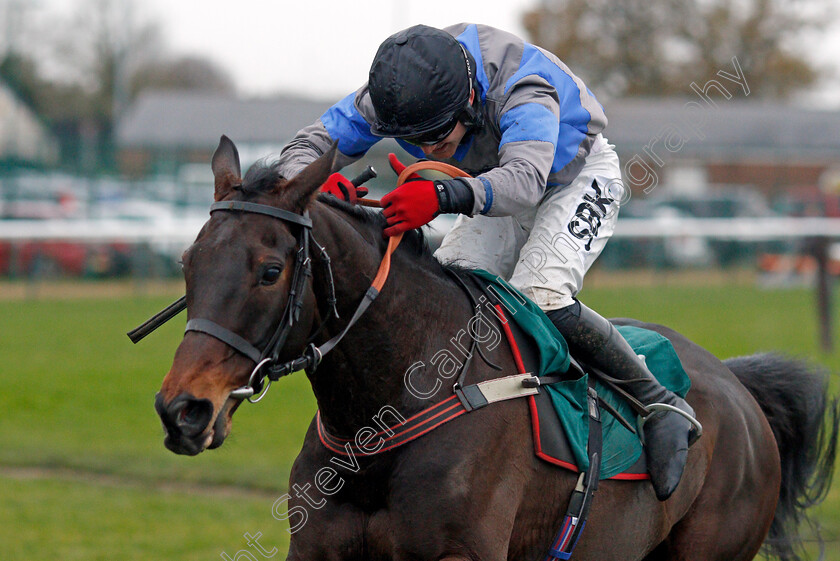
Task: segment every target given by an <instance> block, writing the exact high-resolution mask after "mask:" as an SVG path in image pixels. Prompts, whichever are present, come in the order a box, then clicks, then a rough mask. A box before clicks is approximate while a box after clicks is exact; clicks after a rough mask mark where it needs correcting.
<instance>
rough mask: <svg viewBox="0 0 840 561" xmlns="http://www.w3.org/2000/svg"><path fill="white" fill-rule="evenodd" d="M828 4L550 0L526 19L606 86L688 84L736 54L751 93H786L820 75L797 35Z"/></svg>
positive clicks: (672, 87)
mask: <svg viewBox="0 0 840 561" xmlns="http://www.w3.org/2000/svg"><path fill="white" fill-rule="evenodd" d="M828 12H829V4H828V0H809V1H799V2H785V1H783V0H740V1H732V0H694V1H685V0H622V1H620V2H615V1H614V0H544V1H543V2H542V3H541V5H540V6H539V7H538V8H535V9H534V10H532V11H530V12H528V13H527V14H526V15H525V16H524V18H523V22H524V25H525V27H526V29H527V30H528V32H529V34H530V36H531V39H532V40H533V42H534V43H536V44H538V45H540V46H543V47H545V48H547V49H549V50H550V51H552V52H554V53H555V54H556V55H557V56H558V57H560V59H561V60H563V61H564V62H566V63H567V64H569V66H570V67H572V68H574V69H575V72H579V73H580V74H581V75H583V76H584V77H586V79H587V81H588V82H590V83H592V84H593V85H596V84H597V86H598V87H599V88H600V89H601V90H602V91H605V92H606V93H608V94H609V95H613V96H619V95H623V96H663V95H674V94H676V95H679V94H685V93H686V92H687V90H688V85H689V84H690V83H691V82H693V81H698V80H703V79H706V77H707V76H714V75H715V73H716V72H717V71H718V70H720V69H722V68H725V69H729V68H731V66H732V63H731V60H732V57H738V61H739V63H740V65H741V68H742V69H743V71H744V73H745V75H746V76H747V77H748V79H749V83H750V90H751V95H756V96H759V97H769V98H779V99H784V98H788V97H790V96H791V95H793V94H794V93H796V92H798V91H800V90H803V89H805V88H807V87H809V86H811V85H813V84H815V82H816V81H817V79H818V78H819V72H818V70H817V68H816V67H815V66H814V65H813V64H812V63H811V62H809V61H808V60H806V58H805V57H804V55H803V54H801V53H800V52H799V51H798V49H797V46H798V44H797V42H798V41H801V38H802V36H803V35H804V34H806V33H807V32H812V31H816V30H819V29H821V26H822V23H823V22H825V21H827V19H828V18H826V17H825V14H826V13H828Z"/></svg>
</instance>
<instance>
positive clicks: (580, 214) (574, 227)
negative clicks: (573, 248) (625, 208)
mask: <svg viewBox="0 0 840 561" xmlns="http://www.w3.org/2000/svg"><path fill="white" fill-rule="evenodd" d="M592 190H593V191H594V194H589V193H587V194H586V195H584V196H583V202H582V203H580V205H578V207H577V210H576V211H575V216H574V218H572V221H571V222H569V232H570V233H571V234H572V235H573V236H574V237H576V238H577V239H579V240H581V241H585V242H586V245H585V246H584V247H585V248H586V250H587V251H589V249H590V248H591V246H592V241H593V240H594V239H595V237H596V236H597V235H598V229H599V228H600V227H601V220H602V219H603V218H604V217H605V216H606V215H607V209H608V208H609V206H610V205H611V204H613V203H614V202H615V199H614V198H612V197H610V196H609V195H605V194H604V192H603V190H602V189H601V187H600V186H599V185H598V181H597V180H593V181H592Z"/></svg>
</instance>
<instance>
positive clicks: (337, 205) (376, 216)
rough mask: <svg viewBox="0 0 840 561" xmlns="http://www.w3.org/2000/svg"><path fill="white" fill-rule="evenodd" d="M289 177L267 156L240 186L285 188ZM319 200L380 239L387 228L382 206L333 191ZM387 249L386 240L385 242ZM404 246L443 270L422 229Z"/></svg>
mask: <svg viewBox="0 0 840 561" xmlns="http://www.w3.org/2000/svg"><path fill="white" fill-rule="evenodd" d="M287 182H288V180H287V179H286V178H284V177H283V176H282V175H281V173H280V162H279V161H269V160H267V159H262V160H258V161H257V162H255V163H254V164H253V165H252V166H251V167H250V168H249V169H248V172H247V173H246V174H245V177H244V178H243V179H242V185H241V186H239V187H237V189H238V190H239V191H240V192H241V193H242V194H243V196H245V197H248V196H255V195H260V194H266V193H271V192H274V191H278V190H280V191H282V188H283V185H284V184H285V183H287ZM318 202H321V203H323V204H325V205H327V206H329V207H331V208H334V209H336V210H338V211H340V212H341V213H342V214H345V215H347V216H348V217H349V218H351V219H353V220H354V221H355V222H357V223H358V224H359V225H362V226H364V227H367V228H370V229H371V230H375V232H376V233H377V235H376V236H374V239H380V237H381V236H380V235H379V234H380V233H381V232H382V230H383V229H384V228H385V225H386V224H385V217H384V216H383V215H382V213H381V212H379V211H378V210H373V209H370V208H365V207H362V206H358V205H351V204H350V203H347V202H345V201H342V200H340V199H337V198H336V197H332V196H330V195H323V194H320V195H318ZM382 244H383V250H384V245H385V242H384V241H383V242H382ZM400 249H402V250H403V251H408V252H410V253H411V254H412V255H414V256H416V257H417V258H418V260H420V261H422V262H423V263H424V264H426V265H429V266H432V267H435V270H440V268H441V267H442V266H441V264H440V263H439V262H438V261H437V259H435V258H434V256H433V255H432V250H431V247H430V246H429V241H428V240H427V239H426V236H425V235H424V234H423V232H422V231H421V230H409V231H408V232H406V233H405V234H404V235H403V240H402V243H401V244H400Z"/></svg>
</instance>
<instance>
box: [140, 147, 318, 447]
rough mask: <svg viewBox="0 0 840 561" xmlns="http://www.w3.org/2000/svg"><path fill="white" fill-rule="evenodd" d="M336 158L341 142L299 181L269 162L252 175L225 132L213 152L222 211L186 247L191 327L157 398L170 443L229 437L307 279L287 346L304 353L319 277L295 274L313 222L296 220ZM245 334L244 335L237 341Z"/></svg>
mask: <svg viewBox="0 0 840 561" xmlns="http://www.w3.org/2000/svg"><path fill="white" fill-rule="evenodd" d="M333 159H334V151H331V152H330V153H328V154H325V155H324V156H322V157H321V158H320V159H319V160H318V161H316V162H314V163H313V164H311V165H310V166H309V167H308V168H306V169H305V170H304V171H303V172H301V173H300V174H299V175H297V176H296V177H295V178H294V179H292V180H290V181H286V180H284V179H283V178H281V177H280V176H279V174H277V172H276V170H275V169H274V168H272V167H270V166H261V165H260V166H255V167H254V168H252V169H251V170H250V171H249V172H248V174H247V175H246V177H245V179H244V180H243V179H240V176H241V172H240V165H239V155H238V153H237V150H236V147H235V146H234V144H233V142H231V141H230V140H229V139H228V138H227V137H222V140H221V142H220V143H219V147H218V148H217V149H216V152H215V154H214V155H213V161H212V167H213V174H214V176H215V199H216V201H217V205H214V207H215V208H216V209H217V211H214V212H213V213H212V215H211V218H210V220H208V221H207V223H206V224H205V226H204V228H202V230H201V232H200V233H199V234H198V237H197V238H196V240H195V242H194V243H193V245H192V246H191V247H190V248H189V249H188V250H187V251H186V252H185V253H184V256H183V268H184V277H185V280H186V288H187V313H188V324H187V328H188V331H187V333H186V334H185V335H184V339H183V341H182V342H181V344H180V345H179V347H178V349H177V351H176V353H175V359H174V361H173V364H172V368H171V369H170V371H169V373H168V374H167V375H166V378H165V379H164V380H163V385H162V387H161V390H160V392H159V393H158V394H157V398H156V401H155V409H156V410H157V412H158V414H159V415H160V418H161V420H162V422H163V426H164V429H165V431H166V439H165V442H164V443H165V445H166V447H167V448H169V449H170V450H172V451H173V452H177V453H179V454H190V455H194V454H198V453H199V452H202V451H203V450H205V449H206V448H216V447H218V446H220V445H221V444H222V442H223V441H224V439H225V438H226V437H227V435H228V434H229V433H230V428H231V419H232V416H233V413H234V411H235V410H236V408H237V407H238V406H239V404H240V403H241V397H242V396H241V395H238V392H236V390H237V388H241V387H242V386H245V385H248V384H249V380H250V376H251V373H252V371H254V368H255V360H256V357H255V356H254V354H255V353H260V352H261V351H258V350H257V349H266V348H267V347H271V344H270V341H271V340H272V339H276V337H277V334H278V333H280V332H281V331H282V330H280V329H279V328H278V327H279V325H280V322H281V316H283V318H284V320H285V319H286V317H287V314H289V313H294V312H290V311H289V309H288V308H294V307H295V306H289V307H287V302H288V301H289V299H290V297H289V294H290V292H291V291H292V285H293V284H295V285H297V286H298V287H300V288H302V290H300V291H299V294H301V295H302V300H301V302H300V303H299V304H300V305H299V306H297V308H299V316H296V319H295V321H294V329H290V330H287V332H286V333H284V334H283V335H282V338H283V339H284V344H283V345H282V347H283V349H284V352H289V353H294V354H295V356H297V354H299V353H300V352H301V350H302V349H303V348H304V346H305V340H306V337H307V336H308V335H309V332H310V328H311V326H312V324H313V321H314V320H313V315H314V313H315V312H314V309H315V306H314V305H313V298H314V297H313V295H312V289H311V286H310V282H311V281H310V279H309V277H307V276H306V275H300V274H298V275H297V277H298V278H299V279H300V280H295V276H296V275H295V270H296V263H297V256H298V250H299V245H300V241H301V240H302V239H303V235H302V233H301V231H302V229H303V228H305V226H303V225H301V224H300V223H299V222H296V220H299V219H303V217H302V216H301V214H302V213H303V211H304V210H305V208H306V206H307V204H308V203H309V202H310V201H311V199H312V197H313V195H314V194H315V193H316V192H317V190H318V187H319V186H320V185H321V184H322V183H323V182H324V180H325V179H326V178H327V176H328V174H329V173H330V171H331V168H332V165H333ZM229 202H235V203H233V204H234V205H239V204H240V203H245V204H246V206H247V205H248V204H256V205H263V206H258V207H249V208H259V209H265V208H267V207H270V208H273V209H280V216H279V217H278V216H272V215H267V214H264V213H259V212H250V211H248V212H237V211H235V209H234V210H231V209H230V208H221V209H220V208H218V207H219V205H218V203H224V204H228V203H229ZM240 208H241V207H240ZM296 217H297V218H296ZM303 221H304V222H306V219H303ZM194 320H196V321H194ZM285 323H288V322H287V321H284V324H285ZM208 325H210V327H209V328H208V327H207V326H208ZM191 326H192V327H195V329H192V328H191ZM213 326H215V327H213ZM237 337H238V338H241V340H242V341H241V343H240V344H237V343H236V341H232V339H236V338H237ZM242 343H244V347H245V348H244V349H243V345H242ZM271 343H272V344H273V341H271ZM249 347H250V351H251V353H250V354H251V356H250V357H249V356H248V354H249V353H248V350H249ZM289 358H293V357H289Z"/></svg>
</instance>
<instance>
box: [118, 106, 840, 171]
mask: <svg viewBox="0 0 840 561" xmlns="http://www.w3.org/2000/svg"><path fill="white" fill-rule="evenodd" d="M334 101H335V100H312V99H304V98H300V97H291V96H284V97H275V98H264V99H238V98H233V97H225V96H220V95H214V94H205V93H195V92H154V93H147V94H144V95H142V96H141V97H140V98H139V99H138V100H137V101H136V102H135V103H134V105H133V106H132V107H131V108H130V110H129V111H128V113H127V114H126V115H125V117H124V118H123V119H122V120H121V122H120V123H119V125H118V128H117V141H118V143H119V144H120V146H121V147H146V148H155V147H156V148H175V147H177V148H182V149H183V148H201V149H212V148H213V147H215V146H216V144H217V143H218V140H219V136H220V135H221V134H226V135H228V136H229V137H231V138H232V139H234V140H235V141H236V142H238V143H242V144H244V143H270V144H278V143H279V144H285V142H287V141H288V140H290V139H291V138H292V137H293V136H294V134H295V133H296V132H297V131H298V130H299V129H300V128H302V127H304V126H306V125H308V124H310V123H312V122H313V121H315V119H317V118H318V117H320V116H321V115H322V114H323V113H324V111H325V110H326V109H327V108H328V107H329V106H330V105H331V104H332V103H333V102H334ZM605 108H606V113H607V117H608V119H609V125H608V126H607V129H606V131H605V135H606V136H607V138H608V139H609V140H610V142H611V143H612V144H615V145H616V148H617V150H618V151H619V153H620V154H621V155H622V157H623V158H628V157H631V156H632V155H633V154H639V155H640V156H643V157H644V155H645V147H648V151H650V152H654V153H655V154H656V155H657V156H658V157H661V158H662V159H663V160H667V159H669V158H673V157H686V158H703V159H708V158H714V159H725V160H731V159H732V158H741V157H771V158H772V157H796V158H798V159H806V160H807V159H820V160H822V159H826V158H830V159H834V160H836V159H837V158H838V156H840V111H821V110H811V109H806V108H802V107H798V106H793V105H788V104H781V103H770V102H763V101H758V100H751V99H740V100H736V99H735V98H732V99H730V100H726V99H725V98H723V97H722V96H721V97H719V98H715V99H714V106H712V105H709V104H708V103H707V102H705V101H703V100H702V99H701V98H699V97H695V98H693V99H691V98H686V99H673V98H667V99H619V100H613V101H610V102H608V103H606V104H605ZM666 143H667V145H666ZM648 158H650V154H648Z"/></svg>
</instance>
